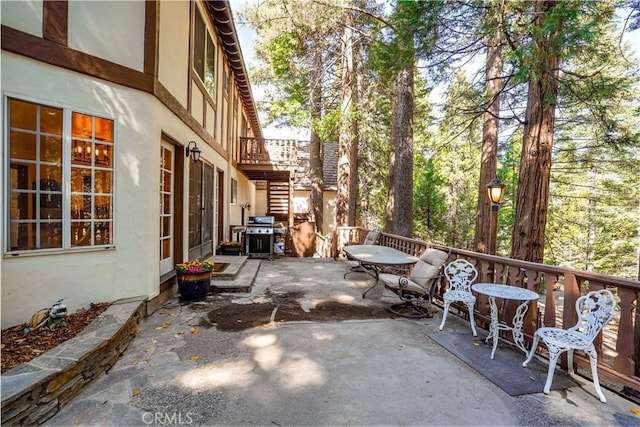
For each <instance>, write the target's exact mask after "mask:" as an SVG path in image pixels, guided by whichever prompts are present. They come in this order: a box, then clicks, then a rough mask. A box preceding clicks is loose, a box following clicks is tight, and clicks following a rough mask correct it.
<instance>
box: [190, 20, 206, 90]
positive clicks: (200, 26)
mask: <svg viewBox="0 0 640 427" xmlns="http://www.w3.org/2000/svg"><path fill="white" fill-rule="evenodd" d="M206 31H207V30H206V27H205V25H204V20H203V19H202V16H201V15H200V12H199V11H196V13H195V25H194V30H193V69H194V70H196V73H198V76H200V80H202V81H203V82H204V62H205V59H204V55H205V52H204V49H205V48H204V38H205V34H206Z"/></svg>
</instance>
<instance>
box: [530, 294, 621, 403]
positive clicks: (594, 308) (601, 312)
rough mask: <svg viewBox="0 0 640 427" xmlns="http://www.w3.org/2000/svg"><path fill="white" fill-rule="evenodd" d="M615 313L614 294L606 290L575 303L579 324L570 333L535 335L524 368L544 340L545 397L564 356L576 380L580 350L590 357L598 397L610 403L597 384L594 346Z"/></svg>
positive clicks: (540, 331)
mask: <svg viewBox="0 0 640 427" xmlns="http://www.w3.org/2000/svg"><path fill="white" fill-rule="evenodd" d="M615 311H616V301H615V299H614V298H613V294H612V293H611V291H608V290H606V289H602V290H599V291H592V292H589V293H588V294H586V295H583V296H581V297H580V298H578V299H577V300H576V313H577V314H578V322H577V323H576V324H575V325H574V326H572V327H570V328H569V329H560V328H551V327H547V328H540V329H538V330H537V331H536V332H535V333H534V334H533V343H532V345H531V351H530V352H529V356H528V357H527V360H525V361H524V362H523V363H522V366H527V364H528V363H529V362H530V361H531V359H532V358H533V355H534V354H535V352H536V349H537V348H538V343H539V342H540V339H542V341H543V342H544V344H545V345H546V346H547V349H548V350H549V370H548V371H547V382H546V383H545V385H544V390H543V391H544V393H545V394H549V390H550V389H551V383H552V382H553V372H554V371H555V368H556V362H557V361H558V357H560V355H561V354H562V353H563V352H565V351H566V352H567V364H568V374H569V375H571V376H573V375H574V371H573V351H574V350H580V351H583V352H584V353H585V354H587V355H588V356H589V362H590V364H591V375H592V377H593V385H594V386H595V388H596V393H598V397H600V401H601V402H602V403H607V399H605V397H604V394H602V390H601V389H600V382H599V381H598V353H597V352H596V348H595V346H594V345H593V340H594V339H595V338H596V337H597V336H598V334H599V333H600V331H602V329H603V328H604V327H605V325H606V324H607V323H609V322H610V321H611V319H613V316H614V314H615Z"/></svg>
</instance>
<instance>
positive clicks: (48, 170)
mask: <svg viewBox="0 0 640 427" xmlns="http://www.w3.org/2000/svg"><path fill="white" fill-rule="evenodd" d="M40 176H41V177H42V180H41V181H40V182H41V183H43V185H44V187H43V186H41V187H40V189H41V190H42V191H56V192H62V166H60V165H43V164H41V165H40Z"/></svg>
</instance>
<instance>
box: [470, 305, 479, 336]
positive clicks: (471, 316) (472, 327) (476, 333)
mask: <svg viewBox="0 0 640 427" xmlns="http://www.w3.org/2000/svg"><path fill="white" fill-rule="evenodd" d="M467 309H468V310H469V323H471V331H472V332H473V336H474V337H477V336H478V332H477V331H476V320H475V319H474V318H473V304H472V303H467Z"/></svg>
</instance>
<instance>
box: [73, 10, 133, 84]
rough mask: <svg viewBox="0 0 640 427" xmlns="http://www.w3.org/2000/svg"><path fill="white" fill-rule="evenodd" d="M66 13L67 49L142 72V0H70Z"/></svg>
mask: <svg viewBox="0 0 640 427" xmlns="http://www.w3.org/2000/svg"><path fill="white" fill-rule="evenodd" d="M68 16H69V23H68V41H67V43H68V45H69V47H70V48H72V49H77V50H79V51H81V52H85V53H88V54H90V55H94V56H97V57H99V58H103V59H106V60H109V61H111V62H115V63H116V64H120V65H124V66H125V67H129V68H132V69H134V70H138V71H144V28H145V25H144V23H145V4H144V2H143V1H70V2H69V12H68ZM114 28H120V31H113V29H114ZM105 40H108V43H105Z"/></svg>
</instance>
